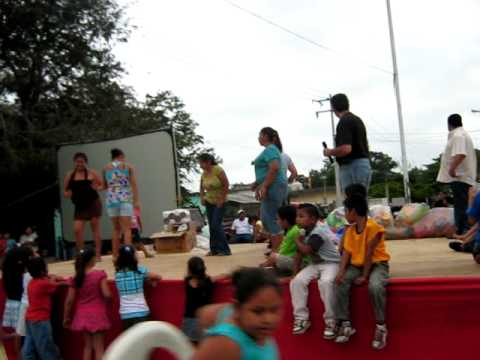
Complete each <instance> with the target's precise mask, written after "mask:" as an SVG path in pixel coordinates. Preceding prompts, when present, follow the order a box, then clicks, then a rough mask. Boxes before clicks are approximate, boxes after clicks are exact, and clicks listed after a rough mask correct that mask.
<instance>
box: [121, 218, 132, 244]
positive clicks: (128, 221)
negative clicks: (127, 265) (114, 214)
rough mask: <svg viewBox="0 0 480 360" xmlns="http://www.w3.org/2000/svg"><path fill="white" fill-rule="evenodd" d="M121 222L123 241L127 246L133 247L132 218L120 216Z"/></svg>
mask: <svg viewBox="0 0 480 360" xmlns="http://www.w3.org/2000/svg"><path fill="white" fill-rule="evenodd" d="M119 222H120V226H121V231H122V234H123V241H124V242H125V244H126V245H132V228H131V227H132V218H131V217H130V216H120V217H119Z"/></svg>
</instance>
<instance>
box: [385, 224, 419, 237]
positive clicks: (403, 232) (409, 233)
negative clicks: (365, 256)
mask: <svg viewBox="0 0 480 360" xmlns="http://www.w3.org/2000/svg"><path fill="white" fill-rule="evenodd" d="M412 237H413V227H411V226H405V225H403V226H399V225H397V226H389V227H386V228H385V239H387V240H401V239H411V238H412Z"/></svg>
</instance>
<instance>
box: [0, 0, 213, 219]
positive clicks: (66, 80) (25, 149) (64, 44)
mask: <svg viewBox="0 0 480 360" xmlns="http://www.w3.org/2000/svg"><path fill="white" fill-rule="evenodd" d="M124 15H125V14H124V9H123V8H122V7H120V6H119V5H118V4H117V1H116V0H95V1H84V0H82V1H80V0H79V1H72V0H55V1H52V0H35V1H33V0H2V1H1V2H0V154H1V156H0V178H2V184H6V186H2V188H1V190H0V197H1V198H2V204H3V206H5V204H8V203H10V202H11V201H14V200H17V199H18V198H20V197H22V196H23V195H25V194H28V193H31V192H33V191H36V190H38V189H41V188H42V187H45V186H48V185H50V184H52V183H53V182H55V181H56V180H57V175H56V165H55V153H56V151H55V150H56V145H57V144H59V143H64V142H84V141H92V140H102V139H105V138H115V137H123V136H130V135H134V134H136V133H139V132H143V131H148V130H154V129H158V128H165V127H168V128H173V129H174V130H175V134H176V137H175V138H176V144H177V148H178V153H177V159H178V164H179V172H180V181H181V184H182V185H185V184H186V183H187V182H188V179H187V175H188V174H189V173H190V172H191V171H195V170H196V165H197V164H196V155H197V154H198V153H199V152H201V151H212V149H204V148H203V143H204V139H203V137H202V136H200V135H198V134H197V126H198V124H197V123H196V122H195V121H194V120H193V119H192V118H191V116H190V114H189V113H188V112H187V111H186V109H185V105H184V104H183V102H182V101H181V99H180V98H179V97H177V96H175V95H174V94H172V93H171V92H169V91H159V92H158V93H156V94H153V95H149V96H147V97H146V99H144V100H138V99H137V98H136V97H135V95H134V92H133V91H132V90H131V89H130V88H128V87H126V86H124V85H122V84H121V76H122V75H123V74H124V69H123V68H122V66H121V64H120V63H119V61H117V60H116V59H115V57H114V55H113V53H112V51H111V49H112V47H113V46H114V44H115V43H116V42H124V41H127V37H128V35H129V31H130V29H131V27H130V26H129V25H128V24H127V22H126V21H125V16H124ZM182 189H183V190H185V187H184V186H182ZM53 193H54V194H55V193H56V190H55V189H54V192H53ZM44 201H45V202H44V203H40V202H38V201H35V199H33V201H32V202H31V203H29V204H31V205H29V206H26V205H25V203H23V204H21V205H19V207H18V210H19V211H20V212H21V211H24V210H25V208H27V210H28V212H24V213H22V216H19V215H17V216H15V215H13V213H12V212H11V211H10V212H7V211H6V212H5V214H4V215H5V216H6V215H8V216H9V217H10V216H11V217H12V218H13V217H14V218H17V217H18V218H20V217H31V218H32V219H34V220H35V218H36V217H38V215H37V214H38V213H39V212H48V211H51V209H53V208H54V207H56V206H58V196H51V194H49V196H48V197H46V198H45V199H44ZM33 202H34V203H35V204H32V203H33ZM0 209H1V207H0ZM47 209H48V210H47ZM5 216H2V217H3V218H4V220H5V221H7V222H8V221H9V220H7V219H6V217H5ZM15 221H17V220H15ZM18 221H24V222H25V221H27V220H18ZM0 227H1V225H0Z"/></svg>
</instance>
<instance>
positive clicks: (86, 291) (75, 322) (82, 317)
mask: <svg viewBox="0 0 480 360" xmlns="http://www.w3.org/2000/svg"><path fill="white" fill-rule="evenodd" d="M95 263H96V261H95V251H94V250H93V249H90V248H87V249H84V250H80V253H79V254H78V255H77V257H76V259H75V277H74V278H73V280H72V283H71V286H70V288H69V290H68V295H67V299H66V300H65V313H64V317H63V324H64V327H66V328H70V329H71V330H74V331H81V332H83V334H84V341H85V343H84V346H83V351H84V353H83V360H91V359H95V360H101V359H102V358H103V353H104V348H105V346H104V341H105V340H104V339H105V332H106V331H107V330H108V329H110V320H109V318H108V314H107V307H106V302H107V300H110V299H111V297H112V295H111V293H110V289H109V287H108V283H107V274H106V273H105V271H103V270H95ZM75 302H76V308H75V311H73V316H72V307H73V304H74V303H75ZM92 353H94V354H95V355H94V356H92V355H93V354H92Z"/></svg>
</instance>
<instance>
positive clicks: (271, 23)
mask: <svg viewBox="0 0 480 360" xmlns="http://www.w3.org/2000/svg"><path fill="white" fill-rule="evenodd" d="M223 1H224V2H226V3H227V4H229V5H230V6H233V7H234V8H236V9H238V10H240V11H243V12H244V13H246V14H248V15H250V16H253V17H255V18H257V19H259V20H261V21H263V22H266V23H267V24H269V25H271V26H273V27H276V28H277V29H280V30H282V31H283V32H286V33H288V34H290V35H292V36H294V37H296V38H297V39H300V40H303V41H305V42H307V43H309V44H310V45H313V46H316V47H318V48H321V49H323V50H325V51H329V52H331V53H334V54H336V55H340V56H342V57H346V58H347V59H352V57H353V56H352V55H350V54H346V53H342V52H340V51H338V50H335V49H332V48H331V47H328V46H326V45H323V44H320V43H319V42H317V41H315V40H312V39H310V38H308V37H306V36H304V35H302V34H299V33H298V32H295V31H293V30H290V29H288V28H286V27H285V26H283V25H280V24H278V23H276V22H274V21H272V20H270V19H267V18H266V17H264V16H263V15H260V14H258V13H256V12H253V11H251V10H249V9H246V8H244V7H242V6H240V5H238V4H237V3H235V2H233V1H230V0H223ZM356 61H357V62H359V63H361V64H362V65H364V66H367V67H369V68H371V69H374V70H377V71H381V72H383V73H385V74H388V75H393V73H392V71H390V70H385V69H383V68H381V67H379V66H376V65H372V64H369V63H367V62H366V61H363V60H360V59H358V58H357V59H356Z"/></svg>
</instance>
